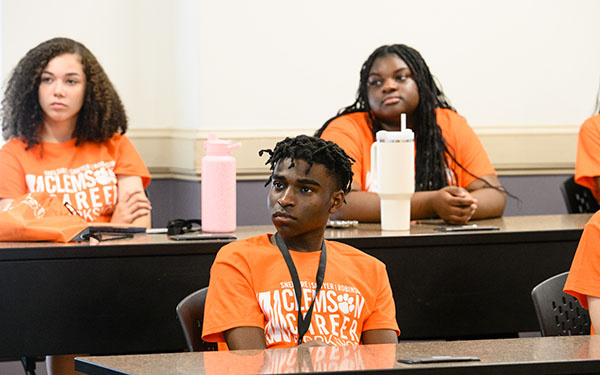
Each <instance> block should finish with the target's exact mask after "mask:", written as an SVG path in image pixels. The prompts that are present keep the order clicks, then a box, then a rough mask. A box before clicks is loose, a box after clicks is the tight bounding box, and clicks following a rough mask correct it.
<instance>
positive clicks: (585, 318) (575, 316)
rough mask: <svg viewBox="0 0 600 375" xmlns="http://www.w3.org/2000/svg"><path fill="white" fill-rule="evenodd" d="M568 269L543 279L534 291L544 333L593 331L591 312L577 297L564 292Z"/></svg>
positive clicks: (585, 333)
mask: <svg viewBox="0 0 600 375" xmlns="http://www.w3.org/2000/svg"><path fill="white" fill-rule="evenodd" d="M568 275H569V272H564V273H561V274H558V275H556V276H553V277H551V278H549V279H548V280H545V281H542V282H541V283H540V284H538V285H537V286H536V287H535V288H533V290H532V291H531V298H532V299H533V306H534V307H535V313H536V315H537V319H538V323H539V325H540V330H541V331H542V336H574V335H589V334H590V314H589V312H588V311H587V310H586V309H584V308H583V307H581V305H580V304H579V301H578V300H577V298H575V297H573V296H571V295H569V294H567V293H565V292H563V288H564V286H565V282H566V281H567V276H568Z"/></svg>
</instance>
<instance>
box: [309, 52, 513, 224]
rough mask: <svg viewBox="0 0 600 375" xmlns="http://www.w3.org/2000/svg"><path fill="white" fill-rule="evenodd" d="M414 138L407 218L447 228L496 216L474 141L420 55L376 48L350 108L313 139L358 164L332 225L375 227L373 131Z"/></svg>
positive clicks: (495, 193)
mask: <svg viewBox="0 0 600 375" xmlns="http://www.w3.org/2000/svg"><path fill="white" fill-rule="evenodd" d="M402 113H406V118H407V126H408V127H409V128H410V129H412V130H413V131H414V133H415V146H416V150H415V191H416V192H415V194H413V197H412V199H411V218H412V219H420V218H429V217H440V218H442V219H444V220H445V221H447V222H449V223H453V224H462V223H465V222H467V221H468V220H470V219H479V218H487V217H494V216H500V215H502V212H503V211H504V205H505V202H506V196H505V194H506V192H505V191H504V189H503V188H502V186H500V182H499V180H498V176H497V174H496V170H495V169H494V167H493V165H492V163H491V162H490V160H489V158H488V156H487V153H486V152H485V150H484V148H483V146H482V144H481V142H480V140H479V138H478V137H477V135H476V134H475V133H474V132H473V130H472V129H471V127H470V126H469V125H468V124H467V122H466V121H465V119H464V118H463V117H462V116H460V115H459V114H458V113H456V111H455V110H454V109H453V108H452V107H451V106H450V104H449V102H448V99H447V98H446V96H445V95H444V93H443V92H442V90H441V89H440V88H439V87H438V85H437V84H436V82H435V80H434V78H433V76H432V74H431V72H430V71H429V67H428V66H427V64H426V63H425V60H423V57H421V54H419V52H418V51H416V50H415V49H413V48H411V47H408V46H406V45H403V44H394V45H384V46H381V47H379V48H377V49H376V50H375V51H373V53H372V54H371V55H370V56H369V58H368V59H367V60H366V61H365V63H364V64H363V66H362V68H361V71H360V84H359V89H358V93H357V96H356V101H355V102H354V103H353V104H352V105H350V106H348V107H346V108H343V109H342V110H340V111H339V112H338V115H337V116H335V117H334V118H332V119H330V120H329V121H327V122H326V123H325V124H324V125H323V126H322V127H321V129H319V130H318V131H317V132H316V134H315V135H316V136H319V137H321V138H323V139H326V140H329V141H333V142H336V143H337V144H338V145H340V146H341V147H342V148H343V149H344V151H346V153H348V155H350V156H351V157H352V158H354V159H355V160H356V163H354V165H353V171H354V176H355V178H354V183H353V187H352V192H351V193H350V194H348V195H347V196H346V200H347V204H346V205H344V207H342V209H340V210H338V212H337V215H336V218H338V219H354V220H359V221H366V222H369V221H370V222H378V221H379V220H380V204H379V196H378V195H377V193H376V191H375V190H376V189H374V188H373V186H372V181H371V178H370V168H371V167H370V163H371V157H370V148H371V144H372V143H373V141H374V139H375V134H376V133H377V131H379V130H390V131H393V130H396V131H397V130H400V117H401V114H402Z"/></svg>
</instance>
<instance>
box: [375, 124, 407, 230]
mask: <svg viewBox="0 0 600 375" xmlns="http://www.w3.org/2000/svg"><path fill="white" fill-rule="evenodd" d="M376 138H377V140H376V142H374V143H373V145H372V146H371V174H372V175H373V181H374V182H375V184H376V190H377V192H378V193H379V197H380V199H381V229H382V230H398V231H403V230H409V229H410V198H411V197H412V195H413V193H414V192H415V148H414V133H413V132H412V130H410V129H406V128H405V127H404V126H403V130H402V131H385V130H380V131H378V132H377V135H376Z"/></svg>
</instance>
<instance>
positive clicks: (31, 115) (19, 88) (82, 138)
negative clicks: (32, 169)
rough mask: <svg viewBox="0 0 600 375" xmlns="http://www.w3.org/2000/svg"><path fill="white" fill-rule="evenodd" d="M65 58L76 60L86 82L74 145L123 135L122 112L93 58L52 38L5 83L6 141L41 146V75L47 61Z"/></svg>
mask: <svg viewBox="0 0 600 375" xmlns="http://www.w3.org/2000/svg"><path fill="white" fill-rule="evenodd" d="M64 54H75V55H77V56H79V58H80V62H81V65H82V67H83V72H84V73H85V79H86V87H85V97H84V100H83V106H82V107H81V110H80V111H79V113H78V116H77V124H76V126H75V130H74V132H73V136H74V137H75V138H77V141H76V144H77V145H79V144H81V143H83V142H98V143H100V142H103V141H104V140H106V139H109V138H111V137H112V136H113V134H114V133H115V132H117V131H118V132H119V133H121V134H124V133H125V131H126V130H127V116H126V114H125V108H124V107H123V104H122V103H121V99H120V98H119V95H118V94H117V91H116V90H115V88H114V87H113V85H112V83H111V82H110V80H109V79H108V76H107V75H106V73H105V72H104V69H102V66H100V63H98V60H96V57H95V56H94V55H93V54H92V53H91V52H90V51H89V50H88V49H87V48H86V47H85V46H84V45H83V44H81V43H79V42H76V41H74V40H71V39H68V38H54V39H50V40H47V41H45V42H43V43H41V44H39V45H38V46H36V47H35V48H32V49H31V50H29V52H27V53H26V54H25V56H24V57H23V58H22V59H21V60H20V61H19V63H18V64H17V66H16V67H15V68H14V70H13V72H12V74H11V76H10V78H9V79H8V82H7V85H6V90H5V91H4V99H2V108H1V110H0V116H1V118H2V135H3V136H4V138H5V139H7V140H8V139H11V138H16V137H20V138H21V139H22V140H23V141H24V142H26V143H27V148H31V147H32V146H34V145H36V144H39V143H40V140H39V134H38V131H39V129H40V125H41V124H42V122H43V118H44V114H43V112H42V108H41V107H40V104H39V99H38V89H39V85H40V79H41V75H42V72H43V70H44V68H46V66H47V65H48V62H49V61H50V60H52V59H53V58H55V57H57V56H60V55H64Z"/></svg>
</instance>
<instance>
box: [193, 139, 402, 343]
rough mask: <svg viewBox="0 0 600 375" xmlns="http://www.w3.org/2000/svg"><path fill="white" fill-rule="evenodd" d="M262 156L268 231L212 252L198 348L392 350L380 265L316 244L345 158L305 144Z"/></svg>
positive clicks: (324, 145)
mask: <svg viewBox="0 0 600 375" xmlns="http://www.w3.org/2000/svg"><path fill="white" fill-rule="evenodd" d="M264 151H266V152H267V153H269V154H270V158H269V160H268V161H267V162H266V164H270V167H271V170H272V171H273V172H272V175H271V177H270V179H269V181H268V182H267V185H268V186H269V196H268V206H269V209H270V211H271V219H272V221H273V224H274V225H275V228H276V230H277V232H276V233H275V234H264V235H262V236H258V237H253V238H248V239H245V240H241V241H236V242H233V243H231V244H228V245H226V246H224V247H223V248H222V249H221V250H220V251H219V253H218V254H217V257H216V259H215V262H214V263H213V265H212V268H211V273H210V285H209V288H208V295H207V298H206V306H205V315H204V326H203V334H202V335H203V339H204V340H206V341H212V342H226V343H227V346H228V347H229V349H232V350H235V349H265V348H281V347H292V346H296V345H299V344H302V345H304V346H313V345H354V344H359V343H362V344H382V343H397V342H398V334H399V333H400V330H399V329H398V324H397V323H396V307H395V305H394V299H393V296H392V290H391V287H390V283H389V280H388V276H387V271H386V269H385V265H384V264H383V263H382V262H380V261H379V260H377V259H375V258H374V257H372V256H370V255H367V254H365V253H363V252H362V251H360V250H357V249H355V248H353V247H351V246H348V245H345V244H342V243H339V242H333V241H325V240H324V233H325V226H326V224H327V220H328V218H329V215H331V214H333V213H335V212H336V210H338V209H339V208H340V207H341V206H342V204H344V197H345V194H346V193H348V191H349V190H350V186H351V184H352V159H351V158H349V157H348V155H346V153H345V152H344V151H343V150H342V149H341V148H339V147H338V146H337V145H336V144H335V143H333V142H329V141H325V140H322V139H318V138H314V137H309V136H305V135H300V136H297V137H295V138H286V139H285V140H283V141H281V142H278V143H277V145H276V146H275V149H274V150H262V151H261V152H260V155H261V156H262V153H263V152H264ZM315 296H316V297H315ZM298 300H299V301H298ZM298 306H300V307H301V312H300V311H298ZM299 322H300V323H299Z"/></svg>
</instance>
